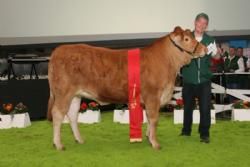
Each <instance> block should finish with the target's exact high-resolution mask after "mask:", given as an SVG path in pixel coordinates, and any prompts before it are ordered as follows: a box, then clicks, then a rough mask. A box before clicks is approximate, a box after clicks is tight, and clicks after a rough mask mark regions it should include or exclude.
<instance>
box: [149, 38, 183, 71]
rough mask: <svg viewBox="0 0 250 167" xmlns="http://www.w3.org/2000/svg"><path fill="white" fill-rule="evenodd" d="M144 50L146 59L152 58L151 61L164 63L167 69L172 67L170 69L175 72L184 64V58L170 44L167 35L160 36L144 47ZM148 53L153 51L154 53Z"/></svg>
mask: <svg viewBox="0 0 250 167" xmlns="http://www.w3.org/2000/svg"><path fill="white" fill-rule="evenodd" d="M145 52H146V54H145V57H146V58H147V59H152V62H155V61H159V63H160V64H164V66H165V67H166V68H167V69H166V70H167V71H169V68H171V69H174V70H171V71H173V72H174V73H175V74H176V73H177V72H178V71H179V70H180V68H181V67H182V66H183V65H184V64H185V59H186V58H185V57H184V56H183V57H181V56H180V51H179V50H178V48H176V47H175V46H173V45H172V43H171V42H170V40H169V38H168V36H166V37H163V38H160V39H158V40H157V41H155V42H154V43H153V44H152V45H150V46H148V47H146V48H145ZM148 53H149V54H148ZM150 53H154V55H151V54H150Z"/></svg>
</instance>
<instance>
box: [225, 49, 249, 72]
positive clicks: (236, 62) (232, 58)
mask: <svg viewBox="0 0 250 167" xmlns="http://www.w3.org/2000/svg"><path fill="white" fill-rule="evenodd" d="M235 53H236V49H235V47H230V48H229V55H228V56H227V57H225V60H224V62H225V63H224V69H225V71H226V72H235V73H237V72H244V71H245V68H244V60H243V58H242V57H239V56H236V54H235Z"/></svg>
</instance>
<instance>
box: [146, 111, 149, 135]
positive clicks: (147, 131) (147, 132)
mask: <svg viewBox="0 0 250 167" xmlns="http://www.w3.org/2000/svg"><path fill="white" fill-rule="evenodd" d="M146 116H147V121H148V122H147V130H146V137H147V138H148V139H149V135H150V122H149V121H150V120H149V116H148V112H147V111H146Z"/></svg>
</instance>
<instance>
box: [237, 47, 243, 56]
mask: <svg viewBox="0 0 250 167" xmlns="http://www.w3.org/2000/svg"><path fill="white" fill-rule="evenodd" d="M237 56H240V57H241V56H243V49H241V48H238V49H237Z"/></svg>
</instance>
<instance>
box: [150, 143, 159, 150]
mask: <svg viewBox="0 0 250 167" xmlns="http://www.w3.org/2000/svg"><path fill="white" fill-rule="evenodd" d="M152 147H153V149H154V150H160V149H161V146H160V144H158V143H155V144H152Z"/></svg>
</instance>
